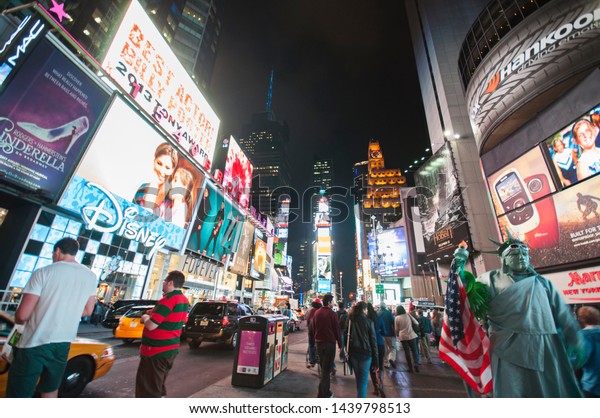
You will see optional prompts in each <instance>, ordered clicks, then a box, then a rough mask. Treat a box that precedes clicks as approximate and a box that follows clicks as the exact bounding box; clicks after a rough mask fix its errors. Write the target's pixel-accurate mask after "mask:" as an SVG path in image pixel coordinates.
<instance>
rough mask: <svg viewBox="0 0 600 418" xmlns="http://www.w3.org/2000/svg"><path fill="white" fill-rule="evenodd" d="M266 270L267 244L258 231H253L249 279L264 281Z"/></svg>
mask: <svg viewBox="0 0 600 418" xmlns="http://www.w3.org/2000/svg"><path fill="white" fill-rule="evenodd" d="M266 269H267V242H266V241H265V237H264V234H263V233H262V232H261V231H260V229H258V228H256V229H255V230H254V251H253V252H252V260H251V262H250V277H254V278H255V279H259V280H264V278H265V271H266Z"/></svg>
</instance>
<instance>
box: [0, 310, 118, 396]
mask: <svg viewBox="0 0 600 418" xmlns="http://www.w3.org/2000/svg"><path fill="white" fill-rule="evenodd" d="M13 325H14V317H13V316H12V315H10V314H9V313H7V312H0V349H1V348H2V346H3V345H4V344H5V343H6V339H7V337H8V334H9V333H10V331H11V330H12V328H13ZM114 362H115V355H114V353H113V349H112V347H111V345H110V344H106V343H103V342H101V341H97V340H92V339H87V338H77V339H76V340H75V341H73V342H72V343H71V350H70V351H69V359H68V361H67V368H66V369H65V374H64V376H63V380H62V383H61V384H60V388H59V389H58V396H59V397H61V398H75V397H77V396H79V395H80V394H81V392H83V390H84V389H85V387H86V386H87V384H88V383H90V382H91V381H92V380H96V379H99V378H101V377H102V376H104V375H105V374H106V373H108V372H109V371H110V369H111V367H112V366H113V364H114ZM9 368H10V365H9V364H8V363H7V362H6V361H5V360H4V359H2V358H0V398H4V397H5V396H6V381H7V378H8V370H9Z"/></svg>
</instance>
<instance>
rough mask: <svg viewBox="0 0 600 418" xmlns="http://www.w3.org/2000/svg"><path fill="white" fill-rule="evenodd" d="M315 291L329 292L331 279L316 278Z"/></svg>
mask: <svg viewBox="0 0 600 418" xmlns="http://www.w3.org/2000/svg"><path fill="white" fill-rule="evenodd" d="M317 293H319V294H321V293H331V280H325V279H319V280H317Z"/></svg>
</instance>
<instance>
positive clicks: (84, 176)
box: [59, 97, 204, 250]
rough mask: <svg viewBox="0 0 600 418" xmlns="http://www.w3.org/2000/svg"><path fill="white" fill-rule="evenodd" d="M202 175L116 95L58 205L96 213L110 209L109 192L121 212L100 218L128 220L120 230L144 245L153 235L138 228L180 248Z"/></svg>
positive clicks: (175, 247)
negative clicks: (140, 240)
mask: <svg viewBox="0 0 600 418" xmlns="http://www.w3.org/2000/svg"><path fill="white" fill-rule="evenodd" d="M124 127H126V129H124ZM203 179H204V176H203V175H202V174H201V173H200V172H199V171H198V170H197V169H196V168H195V167H194V166H193V165H192V164H191V163H190V162H189V161H188V160H186V159H185V158H183V157H182V156H181V155H179V153H178V152H177V150H176V149H175V148H174V147H173V146H172V145H170V144H168V143H167V142H165V141H164V139H163V137H162V136H161V135H160V134H159V133H158V132H157V131H156V130H155V129H154V128H153V127H152V126H151V125H150V124H148V123H147V122H146V121H145V120H144V119H142V117H140V116H139V115H138V114H137V113H136V112H135V111H134V110H133V109H132V108H131V107H129V106H128V105H127V104H126V103H125V102H124V101H123V100H122V99H120V98H118V97H116V98H115V100H114V102H113V104H112V105H111V108H110V110H109V111H108V112H107V114H106V117H105V118H104V120H103V121H102V124H101V126H100V127H99V128H98V131H97V133H96V135H95V137H94V139H93V142H92V144H91V145H90V147H89V149H88V151H87V154H86V155H85V157H84V158H83V160H82V162H81V164H80V166H79V167H78V169H77V171H76V172H75V175H74V177H73V179H72V180H71V182H70V183H69V185H68V187H67V190H66V191H65V193H64V195H63V196H62V199H61V201H60V203H59V205H60V206H62V207H64V208H66V209H68V210H72V211H76V212H78V213H79V212H81V213H83V214H84V218H85V217H86V215H85V214H86V212H89V211H91V210H92V209H91V208H94V207H95V208H96V209H94V210H96V211H97V212H98V213H101V212H102V211H106V210H109V211H110V209H107V207H106V206H107V203H106V198H107V197H106V193H105V192H106V191H108V192H110V194H111V197H110V199H112V200H114V201H115V202H116V203H117V204H118V206H119V207H120V209H121V213H117V212H118V211H117V212H115V213H107V214H106V215H107V216H108V215H110V216H108V217H107V219H104V220H103V219H100V221H104V222H108V223H111V222H112V220H111V219H109V218H110V217H111V216H114V217H115V219H117V220H118V219H120V218H122V219H124V220H125V221H126V223H123V226H122V228H123V231H125V230H130V232H129V233H128V234H127V235H128V236H135V237H137V238H140V239H141V238H144V239H143V240H142V241H144V242H146V244H147V243H149V242H150V241H151V239H150V238H148V237H146V236H145V235H144V233H143V232H139V231H145V230H146V229H144V228H147V232H148V233H149V234H155V235H156V236H160V237H162V238H163V239H164V241H165V246H166V247H170V248H173V249H177V250H178V249H180V248H181V246H182V244H183V240H184V238H185V234H186V228H187V227H188V226H189V222H190V219H191V217H192V213H193V208H194V205H195V203H196V198H197V195H198V191H199V188H200V186H201V185H202V181H203ZM95 185H98V186H100V188H101V189H103V190H104V191H103V190H101V189H100V188H98V187H96V186H95ZM111 206H114V204H112V205H111ZM112 210H114V208H113V209H112ZM88 216H90V217H91V218H94V216H93V215H91V214H90V215H88ZM91 218H90V219H91ZM121 222H122V221H121ZM134 225H135V226H134ZM153 239H155V240H156V239H157V238H153ZM146 244H144V245H146ZM146 246H148V245H146Z"/></svg>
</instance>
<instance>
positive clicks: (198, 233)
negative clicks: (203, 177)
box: [187, 182, 245, 261]
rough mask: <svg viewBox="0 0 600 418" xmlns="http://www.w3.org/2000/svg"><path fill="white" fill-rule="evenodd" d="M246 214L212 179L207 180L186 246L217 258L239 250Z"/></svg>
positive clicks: (196, 251)
mask: <svg viewBox="0 0 600 418" xmlns="http://www.w3.org/2000/svg"><path fill="white" fill-rule="evenodd" d="M244 220H245V216H244V215H243V214H242V213H241V212H240V211H239V210H238V209H237V208H236V207H235V206H234V205H233V204H232V202H231V200H229V199H228V198H227V197H225V196H223V193H222V192H221V191H220V190H217V189H216V186H214V185H213V184H212V183H210V182H207V183H206V185H205V187H204V191H203V193H202V197H201V199H200V202H199V203H198V210H197V211H196V216H195V218H194V220H193V226H192V228H191V231H190V236H189V239H188V243H187V249H188V250H190V251H193V252H195V253H198V254H202V255H205V256H207V257H210V258H213V259H215V260H217V261H224V256H225V255H227V254H231V253H233V252H235V251H236V250H237V244H238V242H239V240H240V236H241V235H242V228H243V225H244Z"/></svg>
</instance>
